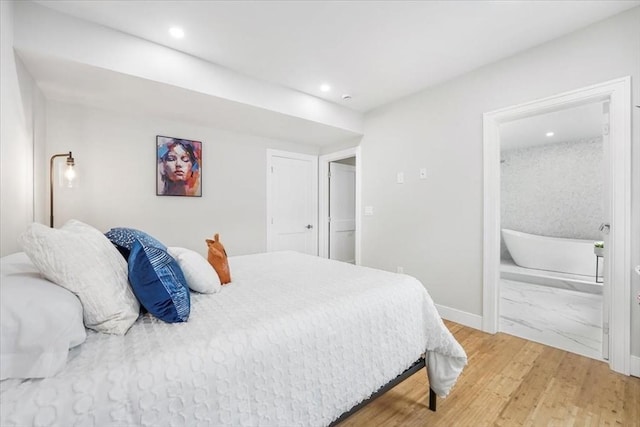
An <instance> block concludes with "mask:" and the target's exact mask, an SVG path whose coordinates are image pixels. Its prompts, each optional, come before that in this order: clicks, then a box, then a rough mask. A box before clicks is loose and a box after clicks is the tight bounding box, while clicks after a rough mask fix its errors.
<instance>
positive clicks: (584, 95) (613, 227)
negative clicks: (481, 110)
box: [482, 77, 631, 375]
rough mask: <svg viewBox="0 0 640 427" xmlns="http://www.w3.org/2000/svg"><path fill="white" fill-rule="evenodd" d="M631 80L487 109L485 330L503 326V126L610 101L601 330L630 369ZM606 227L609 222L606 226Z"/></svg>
mask: <svg viewBox="0 0 640 427" xmlns="http://www.w3.org/2000/svg"><path fill="white" fill-rule="evenodd" d="M630 88H631V84H630V78H629V77H624V78H620V79H616V80H612V81H609V82H604V83H600V84H596V85H593V86H589V87H586V88H582V89H578V90H574V91H571V92H566V93H562V94H559V95H555V96H551V97H548V98H544V99H540V100H536V101H532V102H527V103H524V104H520V105H516V106H513V107H508V108H504V109H501V110H497V111H492V112H488V113H485V114H484V131H483V132H484V239H483V253H484V257H483V319H482V321H483V330H485V331H487V332H490V333H495V332H497V331H498V329H499V302H500V292H499V284H500V247H501V245H500V236H501V218H500V207H501V203H500V127H501V125H504V124H506V123H508V122H511V121H515V120H519V119H522V118H525V117H531V116H537V115H540V114H545V113H551V112H554V111H559V110H563V109H567V108H570V107H577V106H582V105H586V104H590V103H596V102H601V103H608V105H609V123H608V125H606V127H605V128H603V135H604V134H607V136H608V139H609V141H608V142H609V144H608V147H609V149H608V152H607V158H606V159H605V162H606V164H607V167H608V170H609V178H610V179H609V184H608V187H609V188H608V194H609V195H610V197H611V198H610V201H609V202H608V203H607V204H606V206H605V207H604V210H603V213H604V220H605V225H606V226H608V227H609V229H610V234H609V235H608V236H607V237H606V239H605V248H604V259H605V260H606V262H605V266H604V280H605V286H604V288H603V331H606V330H608V331H609V337H608V339H607V340H606V341H607V343H608V344H609V366H610V368H611V369H613V370H614V371H617V372H621V373H623V374H626V375H628V374H629V372H630V360H631V357H630V333H631V332H630V331H631V324H630V323H631V320H630V319H631V312H630V304H629V295H630V274H629V272H630V259H629V256H628V254H629V250H630V238H629V235H630V233H629V230H630V210H631V207H630V189H629V183H630V179H631V178H630V177H631V165H630V158H631V155H630V152H631V143H630V141H631V124H630V114H631V111H630V108H631V102H630V101H631V99H630V96H631V91H630ZM605 228H606V227H605Z"/></svg>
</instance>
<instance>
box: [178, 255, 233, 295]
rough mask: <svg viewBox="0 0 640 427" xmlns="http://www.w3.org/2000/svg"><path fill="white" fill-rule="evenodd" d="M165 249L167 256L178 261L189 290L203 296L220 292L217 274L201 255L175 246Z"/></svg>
mask: <svg viewBox="0 0 640 427" xmlns="http://www.w3.org/2000/svg"><path fill="white" fill-rule="evenodd" d="M167 249H168V252H169V255H171V256H172V257H173V258H174V259H175V260H176V261H178V265H179V266H180V269H181V270H182V273H183V274H184V278H185V279H186V280H187V284H188V285H189V289H191V290H192V291H196V292H201V293H203V294H212V293H214V292H218V291H219V290H220V288H221V287H222V285H220V278H219V277H218V273H216V271H215V270H214V269H213V267H212V266H211V264H209V262H208V261H207V260H206V259H204V258H203V257H202V255H200V254H199V253H197V252H196V251H192V250H191V249H186V248H178V247H175V246H174V247H170V248H167Z"/></svg>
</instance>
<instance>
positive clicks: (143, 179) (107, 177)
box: [47, 102, 318, 255]
mask: <svg viewBox="0 0 640 427" xmlns="http://www.w3.org/2000/svg"><path fill="white" fill-rule="evenodd" d="M156 135H165V136H174V137H180V138H186V139H193V140H198V141H202V143H203V153H202V155H203V160H202V163H203V172H202V191H203V196H202V197H167V196H164V197H160V196H156V187H155V185H156V157H155V156H156V153H155V147H156V140H155V138H156ZM268 148H275V149H280V150H288V151H296V152H303V153H307V154H317V150H318V149H317V147H312V146H307V145H298V144H294V143H288V142H283V141H274V140H269V139H266V138H260V137H255V136H249V135H242V134H238V133H232V132H226V131H221V130H217V129H212V128H205V127H198V126H195V125H192V124H189V123H184V122H175V121H169V120H166V119H161V118H154V117H150V116H134V115H131V114H118V113H113V112H109V111H105V110H98V109H92V108H87V107H83V106H77V105H71V104H65V103H60V102H48V103H47V153H48V155H49V156H50V155H52V154H53V153H65V152H68V151H73V156H74V158H75V160H76V163H77V169H78V173H79V186H78V187H77V188H73V189H67V188H56V194H55V205H56V207H55V209H56V215H55V222H56V226H60V225H62V224H63V223H64V222H65V221H66V220H68V219H70V218H76V219H79V220H81V221H84V222H87V223H89V224H91V225H93V226H95V227H97V228H98V229H100V230H101V231H107V230H108V229H110V228H112V227H121V226H122V227H133V228H137V229H140V230H143V231H146V232H148V233H149V234H151V235H153V236H154V237H157V238H158V239H159V240H160V241H162V242H163V243H165V244H167V245H168V246H183V247H189V248H192V249H194V250H196V251H198V252H200V253H202V254H203V255H204V254H206V245H205V242H204V239H206V238H210V237H211V236H213V234H214V233H216V232H219V233H220V234H221V240H222V241H223V243H224V244H225V246H226V248H227V253H228V254H229V255H240V254H247V253H255V252H264V251H265V250H266V184H265V174H266V150H267V149H268ZM47 185H48V184H47Z"/></svg>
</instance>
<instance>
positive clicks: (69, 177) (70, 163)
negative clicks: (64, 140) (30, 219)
mask: <svg viewBox="0 0 640 427" xmlns="http://www.w3.org/2000/svg"><path fill="white" fill-rule="evenodd" d="M56 157H66V158H67V168H66V169H65V171H64V174H63V176H64V180H65V181H66V183H67V185H68V186H69V187H72V186H73V180H74V179H75V178H76V171H75V170H74V169H73V167H74V166H75V165H76V163H75V160H74V159H73V155H72V154H71V151H69V154H54V155H53V156H51V160H50V161H49V191H50V193H49V201H50V202H51V210H50V213H51V216H50V217H49V226H50V227H51V228H53V160H54V159H55V158H56Z"/></svg>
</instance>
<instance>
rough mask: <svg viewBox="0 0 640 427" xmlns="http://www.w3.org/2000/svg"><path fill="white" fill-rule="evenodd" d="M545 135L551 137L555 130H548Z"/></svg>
mask: <svg viewBox="0 0 640 427" xmlns="http://www.w3.org/2000/svg"><path fill="white" fill-rule="evenodd" d="M545 135H546V136H549V137H551V136H553V135H555V133H553V132H547V133H545Z"/></svg>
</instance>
